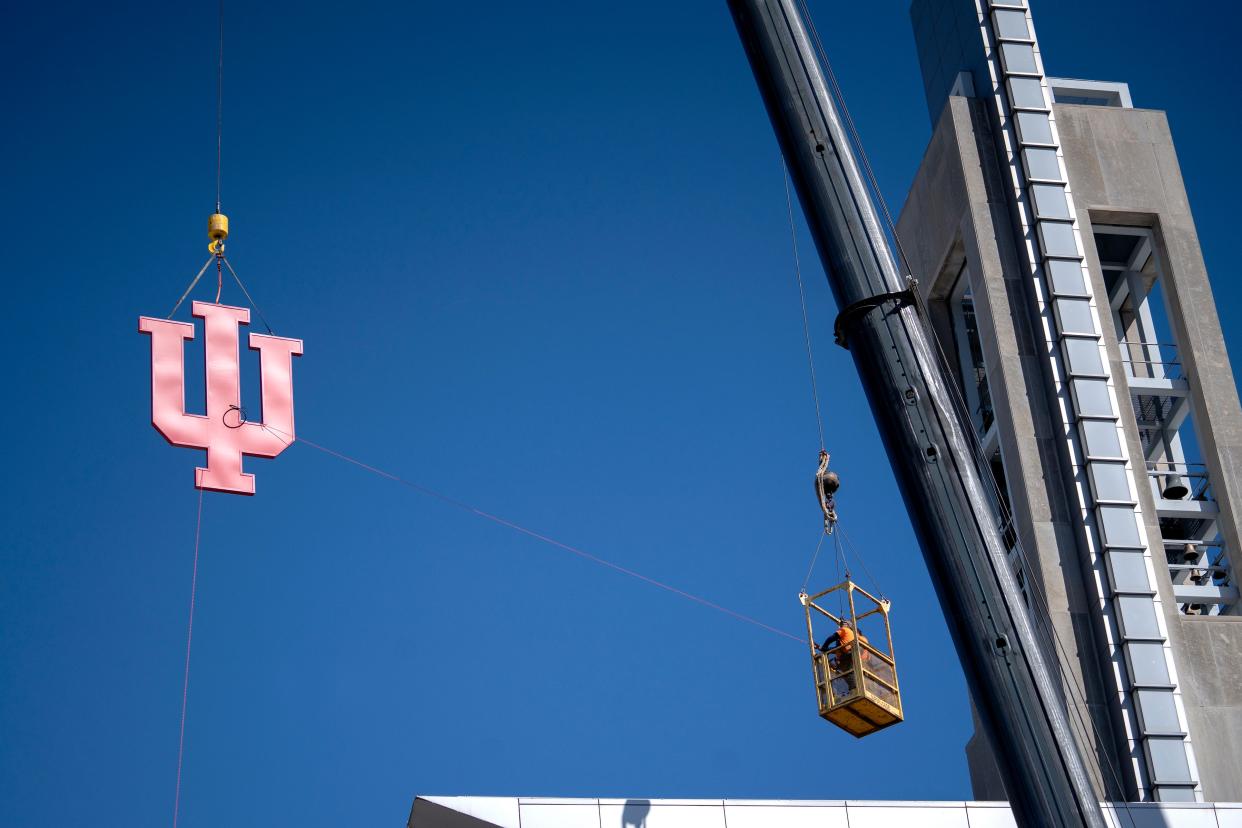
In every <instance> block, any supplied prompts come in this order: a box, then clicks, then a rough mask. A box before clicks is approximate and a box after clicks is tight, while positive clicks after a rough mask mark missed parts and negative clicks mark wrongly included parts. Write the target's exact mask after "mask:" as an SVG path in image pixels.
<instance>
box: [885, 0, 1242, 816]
mask: <svg viewBox="0 0 1242 828" xmlns="http://www.w3.org/2000/svg"><path fill="white" fill-rule="evenodd" d="M911 17H912V19H913V23H914V28H915V36H916V42H917V43H918V50H919V58H920V63H921V65H922V69H923V76H924V86H925V90H926V93H927V100H928V109H929V112H930V113H931V115H932V121H933V126H934V132H933V136H932V139H931V142H930V143H929V145H928V148H927V150H926V153H925V156H924V159H923V163H922V165H921V167H920V169H919V171H918V173H917V175H916V178H915V181H914V184H913V186H912V188H911V191H910V195H909V198H908V199H907V202H906V205H905V208H904V210H903V212H902V215H901V218H900V220H899V222H898V233H897V235H898V237H899V238H900V240H901V246H902V248H903V250H904V257H905V259H906V264H907V266H908V267H909V269H910V271H911V273H912V274H913V275H914V276H915V277H917V278H918V280H919V287H920V290H921V291H922V292H923V294H924V296H925V298H926V300H927V302H928V306H929V307H930V309H931V313H932V317H933V319H932V322H933V325H934V327H935V328H936V329H937V334H938V337H939V339H940V342H941V345H942V348H943V350H944V356H945V362H946V364H947V368H948V370H949V371H950V373H952V374H953V375H954V376H955V377H956V378H957V380H958V387H959V390H960V391H961V395H962V404H963V409H964V413H965V415H966V416H967V417H968V418H969V419H970V421H971V423H972V424H973V426H974V429H975V433H976V436H977V438H978V450H979V452H980V454H981V458H982V459H983V460H984V461H985V462H987V463H988V464H989V465H990V467H991V468H992V470H993V475H994V478H995V481H996V484H997V489H998V494H999V497H1000V500H1001V501H1002V502H1003V503H1004V504H1005V505H1006V507H1007V509H1008V512H1009V513H1010V514H1011V515H1012V520H1011V524H1010V526H1009V531H1008V533H1007V536H1006V542H1007V544H1008V545H1009V546H1010V547H1011V554H1012V560H1013V565H1014V567H1015V569H1016V570H1017V571H1018V573H1019V577H1020V580H1021V581H1022V583H1023V587H1024V590H1025V593H1026V595H1025V597H1026V600H1027V601H1028V603H1029V604H1030V606H1031V607H1032V609H1033V610H1034V615H1035V616H1036V617H1037V618H1038V619H1041V622H1040V623H1041V624H1042V625H1043V627H1044V632H1045V638H1046V641H1047V646H1048V655H1049V657H1050V659H1051V660H1052V661H1053V662H1054V663H1059V664H1060V667H1061V672H1062V679H1063V686H1064V688H1065V694H1066V698H1067V701H1068V703H1069V706H1070V709H1071V719H1072V720H1073V721H1074V723H1075V725H1076V727H1077V730H1078V734H1077V735H1078V737H1079V740H1080V743H1081V744H1082V746H1083V747H1084V752H1085V753H1086V754H1087V755H1088V759H1089V761H1091V762H1092V763H1093V765H1094V767H1093V773H1094V775H1095V781H1096V785H1097V788H1098V790H1099V793H1100V796H1101V798H1104V799H1128V800H1131V801H1161V802H1173V801H1205V800H1206V801H1225V800H1234V801H1236V800H1239V799H1242V758H1240V757H1242V750H1239V749H1238V747H1237V746H1238V745H1240V744H1242V602H1240V601H1239V593H1238V581H1237V574H1236V572H1235V570H1234V568H1233V561H1234V560H1236V559H1237V556H1238V554H1239V552H1238V550H1239V535H1238V526H1237V516H1238V515H1239V514H1240V510H1242V462H1240V461H1242V409H1240V408H1239V402H1238V394H1237V390H1236V388H1235V386H1234V383H1233V379H1232V376H1233V375H1232V371H1231V368H1230V364H1229V359H1228V355H1227V354H1226V351H1225V346H1224V340H1223V336H1222V333H1221V329H1220V322H1219V319H1218V317H1217V314H1216V308H1215V304H1214V301H1213V298H1212V292H1211V288H1210V285H1209V283H1208V278H1207V272H1206V268H1205V266H1204V263H1203V258H1202V254H1201V251H1200V249H1199V244H1198V239H1197V236H1196V233H1195V226H1194V221H1193V218H1192V216H1191V212H1190V207H1189V202H1188V199H1187V196H1186V192H1185V189H1184V186H1183V184H1182V179H1181V175H1180V171H1179V168H1178V163H1177V155H1176V152H1175V150H1174V147H1173V142H1172V138H1171V135H1170V133H1169V127H1168V123H1167V120H1166V118H1165V116H1164V114H1163V113H1162V112H1158V111H1152V110H1143V109H1135V108H1134V107H1133V105H1132V102H1131V98H1130V92H1129V89H1128V88H1127V87H1126V86H1125V85H1124V84H1118V83H1103V82H1095V81H1079V80H1065V79H1058V78H1052V77H1048V76H1047V75H1046V74H1045V72H1044V56H1043V53H1042V52H1041V50H1040V48H1039V42H1038V40H1037V38H1036V36H1035V28H1034V23H1033V20H1032V16H1031V12H1030V10H1029V9H1028V8H1027V6H1026V3H1025V2H1024V0H1000V1H999V2H988V0H915V3H914V5H913V6H912V8H911ZM1043 619H1046V623H1045V622H1044V621H1043ZM967 756H968V760H969V763H970V768H971V776H972V781H973V783H974V788H975V795H976V796H977V797H979V798H980V799H1003V798H1005V796H1004V790H1003V786H1002V785H1001V783H1000V779H999V775H998V774H997V772H996V770H995V763H994V760H993V758H992V751H991V748H990V746H989V745H988V744H987V743H986V739H985V737H984V736H983V734H982V733H981V732H980V731H979V729H978V728H976V735H975V737H974V738H973V739H972V740H971V742H970V743H969V744H968V746H967Z"/></svg>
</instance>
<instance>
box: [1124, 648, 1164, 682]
mask: <svg viewBox="0 0 1242 828" xmlns="http://www.w3.org/2000/svg"><path fill="white" fill-rule="evenodd" d="M1126 654H1127V655H1129V657H1130V681H1131V682H1133V683H1134V684H1136V685H1147V686H1149V687H1150V686H1153V685H1163V684H1172V683H1173V682H1171V681H1169V666H1168V664H1166V663H1165V660H1164V646H1163V645H1161V644H1156V643H1153V642H1149V641H1131V642H1129V643H1127V644H1126Z"/></svg>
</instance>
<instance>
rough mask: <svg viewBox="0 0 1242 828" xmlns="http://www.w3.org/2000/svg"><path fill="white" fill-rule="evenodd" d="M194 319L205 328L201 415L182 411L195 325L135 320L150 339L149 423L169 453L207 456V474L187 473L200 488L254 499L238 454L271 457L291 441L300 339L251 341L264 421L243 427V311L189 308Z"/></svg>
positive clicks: (258, 337) (257, 337) (207, 305)
mask: <svg viewBox="0 0 1242 828" xmlns="http://www.w3.org/2000/svg"><path fill="white" fill-rule="evenodd" d="M193 310H194V316H196V317H198V318H199V319H202V320H203V323H204V327H205V328H206V346H205V347H204V351H205V352H206V362H207V416H205V417H204V416H202V415H200V414H187V413H186V411H185V368H184V365H183V360H184V355H185V348H184V344H185V340H187V339H193V338H194V325H193V324H191V323H189V322H173V321H171V320H168V319H153V318H151V317H149V316H143V317H140V318H139V320H138V330H139V331H141V332H142V333H145V334H150V335H151V422H152V424H153V425H154V426H155V428H156V429H157V430H158V431H159V432H160V434H163V435H164V437H165V438H167V440H168V442H170V443H172V444H173V445H174V446H182V447H184V448H196V449H206V450H207V468H205V469H202V468H199V469H195V470H194V485H195V486H196V487H198V488H200V489H209V490H211V491H217V492H234V493H236V494H246V495H252V494H254V475H253V474H246V473H245V472H243V471H242V455H243V454H249V455H252V456H255V457H275V456H276V455H278V454H280V453H281V452H282V451H284V450H285V449H286V448H287V447H288V446H289V445H290V444H291V443H292V442H293V440H294V433H293V358H294V357H295V356H300V355H301V354H302V340H300V339H287V338H285V337H282V336H264V335H263V334H256V333H252V334H250V347H251V348H252V349H254V350H256V351H258V352H259V373H260V381H261V383H262V392H263V403H262V405H263V422H261V423H258V422H251V421H248V420H246V418H245V415H244V414H243V412H242V408H241V367H240V364H239V359H238V354H237V345H238V338H239V327H238V326H239V325H248V324H250V311H249V310H247V309H246V308H234V307H229V306H228V305H216V304H213V303H211V302H195V303H194V309H193Z"/></svg>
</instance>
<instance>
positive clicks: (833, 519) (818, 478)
mask: <svg viewBox="0 0 1242 828" xmlns="http://www.w3.org/2000/svg"><path fill="white" fill-rule="evenodd" d="M839 488H841V478H840V477H838V476H837V473H836V472H834V471H829V470H828V452H827V451H825V450H823V449H820V450H819V469H818V470H817V471H816V472H815V496H816V497H818V498H819V508H820V509H822V510H823V512H824V534H825V535H831V534H832V530H833V529H834V528H836V525H837V501H836V493H837V489H839Z"/></svg>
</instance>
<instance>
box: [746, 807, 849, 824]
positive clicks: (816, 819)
mask: <svg viewBox="0 0 1242 828" xmlns="http://www.w3.org/2000/svg"><path fill="white" fill-rule="evenodd" d="M725 815H726V817H727V818H728V826H729V828H773V826H779V828H853V826H852V824H851V823H850V822H849V820H847V819H846V815H845V807H844V804H842V806H841V807H838V808H826V807H815V806H799V805H796V804H791V805H744V804H734V803H732V802H730V803H727V804H726V805H725Z"/></svg>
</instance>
